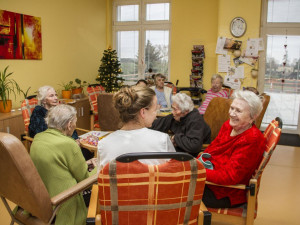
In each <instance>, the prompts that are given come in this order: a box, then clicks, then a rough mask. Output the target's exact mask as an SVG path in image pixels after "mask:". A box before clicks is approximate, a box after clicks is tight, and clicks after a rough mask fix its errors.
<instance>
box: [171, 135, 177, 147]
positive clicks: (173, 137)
mask: <svg viewBox="0 0 300 225" xmlns="http://www.w3.org/2000/svg"><path fill="white" fill-rule="evenodd" d="M171 141H172V143H173V145H174V146H176V142H175V134H174V135H173V136H172V137H171Z"/></svg>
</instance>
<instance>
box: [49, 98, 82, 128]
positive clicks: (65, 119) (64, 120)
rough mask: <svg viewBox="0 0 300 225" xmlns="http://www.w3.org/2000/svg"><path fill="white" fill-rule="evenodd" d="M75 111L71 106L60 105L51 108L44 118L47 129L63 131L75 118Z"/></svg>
mask: <svg viewBox="0 0 300 225" xmlns="http://www.w3.org/2000/svg"><path fill="white" fill-rule="evenodd" d="M76 114H77V111H76V109H75V108H74V107H73V106H70V105H65V104H60V105H57V106H55V107H53V108H51V109H50V110H49V111H48V113H47V116H46V118H45V120H46V123H47V125H48V128H53V129H57V130H60V131H65V130H66V129H67V126H68V123H69V122H70V121H71V120H73V119H74V118H76Z"/></svg>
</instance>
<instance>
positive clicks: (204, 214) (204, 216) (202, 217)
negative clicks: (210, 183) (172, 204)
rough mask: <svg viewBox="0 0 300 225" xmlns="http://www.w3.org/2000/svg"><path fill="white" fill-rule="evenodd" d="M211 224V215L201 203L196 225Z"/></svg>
mask: <svg viewBox="0 0 300 225" xmlns="http://www.w3.org/2000/svg"><path fill="white" fill-rule="evenodd" d="M210 224H211V213H210V212H209V211H208V210H207V208H206V206H205V205H204V203H203V202H202V201H201V204H200V209H199V215H198V225H210Z"/></svg>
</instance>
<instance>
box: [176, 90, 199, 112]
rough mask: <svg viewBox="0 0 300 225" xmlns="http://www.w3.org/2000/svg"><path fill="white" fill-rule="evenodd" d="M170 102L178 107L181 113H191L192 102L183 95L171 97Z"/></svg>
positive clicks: (188, 97)
mask: <svg viewBox="0 0 300 225" xmlns="http://www.w3.org/2000/svg"><path fill="white" fill-rule="evenodd" d="M172 101H173V102H174V103H176V104H177V105H178V107H179V109H180V110H181V111H182V112H186V111H188V112H191V111H193V109H194V103H193V100H192V99H191V97H190V96H188V95H187V94H185V93H177V94H176V95H173V96H172Z"/></svg>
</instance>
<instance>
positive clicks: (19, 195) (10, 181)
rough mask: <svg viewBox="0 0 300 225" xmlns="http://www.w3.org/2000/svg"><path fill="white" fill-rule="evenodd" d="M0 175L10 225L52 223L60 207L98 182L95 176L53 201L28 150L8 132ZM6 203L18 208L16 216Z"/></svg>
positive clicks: (1, 138) (2, 140)
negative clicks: (11, 203)
mask: <svg viewBox="0 0 300 225" xmlns="http://www.w3.org/2000/svg"><path fill="white" fill-rule="evenodd" d="M0 173H1V176H0V197H1V200H2V201H3V203H4V205H5V207H6V209H7V211H8V212H9V214H10V216H11V220H12V222H11V224H13V223H15V222H16V223H18V224H28V225H33V224H34V225H38V224H41V225H45V224H51V223H52V222H53V219H54V217H55V215H56V212H57V210H58V209H59V207H60V206H61V204H63V203H64V202H65V201H67V200H68V199H70V198H71V197H73V196H74V195H76V194H78V193H80V192H82V191H83V190H85V189H86V188H88V187H89V186H91V185H92V184H93V183H94V182H95V181H96V180H97V175H94V176H92V177H89V178H88V179H86V180H84V181H82V182H80V183H78V184H76V185H75V186H73V187H71V188H69V189H67V190H65V191H63V192H61V193H60V194H58V195H56V196H54V197H52V198H50V196H49V193H48V191H47V189H46V187H45V185H44V183H43V181H42V179H41V177H40V176H39V173H38V172H37V170H36V168H35V166H34V164H33V162H32V160H31V158H30V156H29V154H27V152H26V149H25V147H24V146H23V144H22V143H21V141H20V140H19V139H17V138H16V137H15V136H13V135H11V134H7V133H0ZM7 200H9V201H11V202H13V203H15V204H17V205H18V209H17V211H16V213H13V212H12V210H11V208H10V207H9V205H8V203H7ZM25 210H26V211H27V212H29V213H26V212H25Z"/></svg>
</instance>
